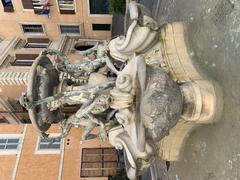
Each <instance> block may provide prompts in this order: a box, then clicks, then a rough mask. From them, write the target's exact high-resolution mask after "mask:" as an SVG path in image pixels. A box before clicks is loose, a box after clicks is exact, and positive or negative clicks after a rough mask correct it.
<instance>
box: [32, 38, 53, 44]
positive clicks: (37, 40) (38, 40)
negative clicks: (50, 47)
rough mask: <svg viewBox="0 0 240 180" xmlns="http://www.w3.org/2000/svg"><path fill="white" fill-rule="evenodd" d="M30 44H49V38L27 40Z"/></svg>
mask: <svg viewBox="0 0 240 180" xmlns="http://www.w3.org/2000/svg"><path fill="white" fill-rule="evenodd" d="M27 42H28V43H49V39H48V38H27Z"/></svg>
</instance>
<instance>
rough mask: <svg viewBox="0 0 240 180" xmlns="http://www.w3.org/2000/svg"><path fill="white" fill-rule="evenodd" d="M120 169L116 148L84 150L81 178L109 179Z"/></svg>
mask: <svg viewBox="0 0 240 180" xmlns="http://www.w3.org/2000/svg"><path fill="white" fill-rule="evenodd" d="M117 169H118V161H117V153H116V149H114V148H84V149H82V160H81V173H80V174H81V177H108V176H111V175H114V174H115V173H116V171H117Z"/></svg>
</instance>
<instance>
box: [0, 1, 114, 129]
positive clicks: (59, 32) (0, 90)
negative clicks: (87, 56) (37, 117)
mask: <svg viewBox="0 0 240 180" xmlns="http://www.w3.org/2000/svg"><path fill="white" fill-rule="evenodd" d="M46 10H47V11H46ZM111 24H112V16H111V15H110V14H109V11H108V7H107V0H81V1H80V0H68V1H62V0H1V2H0V37H1V39H0V123H11V124H13V123H14V124H21V123H30V120H29V118H28V114H27V111H26V110H25V109H23V108H22V107H21V106H20V104H19V102H18V99H19V97H20V96H21V94H22V93H23V92H26V85H27V79H28V74H29V70H30V68H31V65H32V63H33V62H34V60H35V58H36V57H38V55H39V54H40V53H41V51H42V50H43V49H45V48H50V49H55V50H58V51H61V52H63V53H64V54H66V55H67V56H68V57H69V60H70V61H72V62H74V61H75V60H80V59H81V54H80V53H79V51H81V50H84V49H86V48H89V47H92V46H93V45H94V44H95V43H96V42H97V41H99V40H103V39H110V38H111ZM52 60H53V61H54V57H52Z"/></svg>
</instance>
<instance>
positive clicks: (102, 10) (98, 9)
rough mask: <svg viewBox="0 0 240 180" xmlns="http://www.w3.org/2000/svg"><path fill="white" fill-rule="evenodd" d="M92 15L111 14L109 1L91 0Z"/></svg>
mask: <svg viewBox="0 0 240 180" xmlns="http://www.w3.org/2000/svg"><path fill="white" fill-rule="evenodd" d="M89 9H90V14H109V10H108V1H107V0H89Z"/></svg>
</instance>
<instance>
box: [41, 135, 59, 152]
mask: <svg viewBox="0 0 240 180" xmlns="http://www.w3.org/2000/svg"><path fill="white" fill-rule="evenodd" d="M61 144H62V139H61V138H58V137H56V136H52V137H49V138H46V139H44V138H41V137H39V138H38V145H37V152H39V153H58V152H60V149H61Z"/></svg>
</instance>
